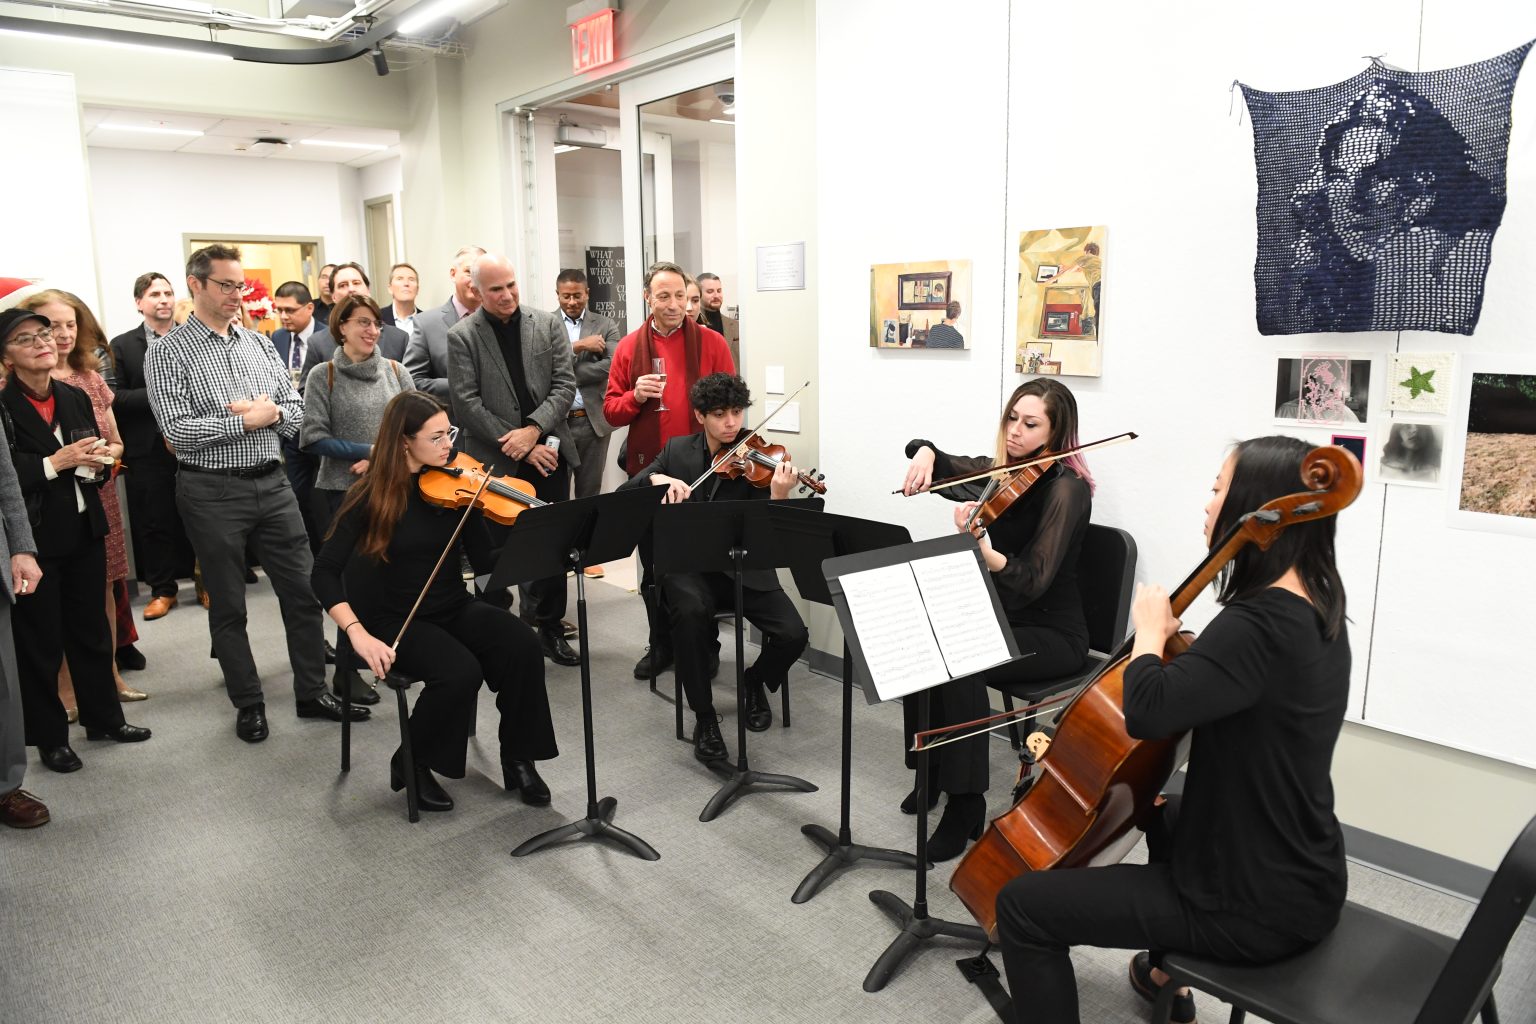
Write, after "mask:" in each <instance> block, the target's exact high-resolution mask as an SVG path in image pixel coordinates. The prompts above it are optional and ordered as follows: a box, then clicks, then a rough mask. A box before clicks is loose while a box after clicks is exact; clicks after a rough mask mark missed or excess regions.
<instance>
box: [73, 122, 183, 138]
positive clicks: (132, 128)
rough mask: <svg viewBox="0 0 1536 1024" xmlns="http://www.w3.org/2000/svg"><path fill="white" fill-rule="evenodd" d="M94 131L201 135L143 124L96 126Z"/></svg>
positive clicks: (180, 129) (181, 129)
mask: <svg viewBox="0 0 1536 1024" xmlns="http://www.w3.org/2000/svg"><path fill="white" fill-rule="evenodd" d="M96 130H97V131H112V132H139V133H141V134H143V135H187V136H192V137H196V136H199V135H202V134H203V133H202V132H199V131H193V130H192V129H191V128H163V127H160V126H158V125H145V124H99V125H97V126H96Z"/></svg>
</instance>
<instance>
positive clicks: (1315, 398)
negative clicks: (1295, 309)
mask: <svg viewBox="0 0 1536 1024" xmlns="http://www.w3.org/2000/svg"><path fill="white" fill-rule="evenodd" d="M1370 392H1371V361H1370V359H1358V358H1350V357H1349V356H1335V355H1302V356H1281V357H1279V358H1278V359H1277V360H1276V361H1275V419H1277V420H1280V421H1281V422H1283V423H1364V422H1365V421H1366V415H1367V411H1368V409H1369V407H1370Z"/></svg>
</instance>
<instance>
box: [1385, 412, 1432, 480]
mask: <svg viewBox="0 0 1536 1024" xmlns="http://www.w3.org/2000/svg"><path fill="white" fill-rule="evenodd" d="M1380 429H1381V436H1380V437H1379V438H1378V439H1377V443H1376V453H1377V458H1378V462H1377V465H1376V479H1377V480H1378V481H1380V482H1381V483H1384V484H1412V485H1415V486H1418V487H1439V486H1440V452H1441V449H1443V448H1444V446H1445V424H1444V423H1426V422H1424V421H1422V420H1403V419H1396V420H1385V419H1384V420H1382V422H1381V428H1380Z"/></svg>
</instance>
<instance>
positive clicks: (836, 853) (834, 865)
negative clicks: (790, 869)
mask: <svg viewBox="0 0 1536 1024" xmlns="http://www.w3.org/2000/svg"><path fill="white" fill-rule="evenodd" d="M800 834H801V835H803V836H805V837H806V838H807V839H809V840H810V841H811V842H813V843H815V844H816V845H817V846H820V847H821V848H822V849H823V850H825V851H826V856H825V857H822V858H821V863H819V864H817V865H816V866H815V867H814V868H811V871H810V873H809V874H807V875H806V876H805V878H803V879H801V881H800V886H799V888H797V889H796V890H795V894H794V895H793V896H791V897H790V898H789V901H790V902H791V903H805V902H807V901H809V900H810V899H811V897H813V896H815V895H816V894H817V893H818V892H820V891H821V888H822V886H824V885H826V884H827V882H829V881H831V879H832V877H833V876H834V875H836V874H837V873H838V872H839V871H843V870H846V869H848V868H851V867H853V866H854V865H855V864H857V863H858V862H859V861H861V860H871V861H881V862H883V863H886V864H896V865H898V866H900V867H904V868H906V869H907V870H908V871H913V870H916V868H917V858H916V857H914V856H913V855H912V854H910V853H907V852H906V851H904V850H889V849H886V848H884V847H880V846H862V845H860V844H858V843H854V842H846V841H840V840H839V839H838V837H837V836H836V835H834V834H833V833H832V830H831V829H829V828H826V827H825V826H822V825H802V826H800Z"/></svg>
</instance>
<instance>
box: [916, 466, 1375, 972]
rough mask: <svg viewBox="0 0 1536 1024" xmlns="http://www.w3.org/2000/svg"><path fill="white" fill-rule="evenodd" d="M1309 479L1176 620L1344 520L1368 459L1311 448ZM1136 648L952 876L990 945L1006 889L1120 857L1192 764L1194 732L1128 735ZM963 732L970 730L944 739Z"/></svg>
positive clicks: (1197, 575)
mask: <svg viewBox="0 0 1536 1024" xmlns="http://www.w3.org/2000/svg"><path fill="white" fill-rule="evenodd" d="M1301 478H1302V481H1303V482H1304V483H1305V484H1306V486H1307V490H1305V491H1301V492H1300V493H1297V494H1291V495H1287V496H1285V497H1281V498H1276V499H1275V500H1274V501H1271V502H1269V503H1268V504H1266V505H1265V506H1264V507H1263V508H1261V509H1259V510H1258V511H1255V512H1250V513H1248V514H1247V515H1245V516H1243V517H1242V518H1241V519H1239V520H1238V521H1237V523H1236V524H1234V525H1233V527H1232V529H1231V530H1229V531H1228V532H1227V535H1226V536H1225V537H1223V538H1222V539H1221V542H1220V543H1219V544H1217V545H1216V546H1215V547H1213V548H1212V550H1211V552H1210V554H1208V555H1207V556H1206V558H1205V560H1204V561H1203V562H1201V563H1200V565H1199V566H1198V567H1197V568H1196V569H1195V571H1194V572H1193V573H1191V574H1190V575H1189V578H1188V579H1186V580H1185V581H1184V582H1183V583H1181V584H1180V585H1179V588H1178V590H1177V591H1175V592H1174V594H1173V595H1172V597H1170V598H1169V603H1170V604H1171V605H1172V607H1173V614H1174V615H1175V616H1179V615H1182V614H1183V613H1184V611H1185V610H1186V609H1188V607H1189V606H1190V604H1192V603H1193V602H1194V600H1195V598H1196V597H1198V596H1199V594H1200V592H1201V591H1203V590H1204V589H1205V588H1206V587H1207V586H1209V585H1210V584H1211V583H1212V582H1213V581H1214V580H1215V579H1216V576H1217V574H1218V573H1220V571H1221V569H1222V567H1223V566H1225V565H1226V564H1227V563H1228V562H1230V561H1231V560H1232V559H1233V558H1236V557H1237V554H1238V552H1239V551H1241V550H1242V549H1243V547H1244V546H1245V545H1247V544H1250V543H1251V544H1256V545H1258V546H1259V547H1260V548H1264V549H1267V548H1268V547H1269V546H1270V545H1271V544H1272V543H1274V540H1275V538H1276V537H1278V536H1279V535H1280V534H1281V532H1283V531H1284V530H1285V529H1286V527H1287V526H1290V525H1292V524H1295V523H1304V522H1310V521H1312V520H1316V519H1323V518H1326V517H1328V516H1332V515H1336V514H1337V513H1338V512H1339V511H1340V510H1342V509H1344V508H1345V507H1347V506H1348V505H1349V504H1350V503H1351V502H1352V501H1354V500H1355V497H1356V496H1357V495H1358V494H1359V493H1360V481H1361V470H1360V463H1359V462H1358V461H1357V460H1356V459H1355V457H1354V456H1353V455H1351V454H1350V453H1349V452H1347V451H1345V450H1344V449H1343V448H1340V447H1337V446H1333V445H1329V446H1326V447H1321V448H1314V449H1313V450H1312V451H1311V452H1309V453H1307V458H1306V460H1305V461H1304V462H1303V464H1302V470H1301ZM1191 639H1192V634H1188V633H1180V634H1176V635H1175V636H1173V637H1171V638H1170V639H1169V641H1168V644H1167V646H1166V647H1165V649H1164V651H1163V660H1164V661H1165V662H1167V661H1171V660H1172V659H1173V658H1174V657H1176V656H1177V655H1179V654H1181V653H1183V651H1185V650H1187V649H1188V646H1189V642H1190V640H1191ZM1134 644H1135V637H1134V636H1132V637H1127V638H1126V639H1125V641H1124V642H1123V643H1122V644H1121V645H1120V647H1119V648H1118V649H1117V650H1116V651H1115V652H1114V656H1113V657H1111V658H1110V661H1109V663H1108V664H1107V665H1106V666H1105V667H1104V668H1103V669H1101V670H1100V671H1099V673H1098V674H1097V675H1096V676H1094V677H1093V679H1092V681H1090V682H1089V683H1088V684H1087V685H1086V686H1085V687H1083V689H1082V690H1080V691H1079V692H1078V693H1077V695H1076V696H1075V697H1073V698H1072V700H1071V701H1070V702H1069V703H1068V704H1067V706H1066V709H1065V710H1064V711H1062V713H1061V718H1060V719H1059V720H1058V721H1057V723H1056V736H1055V738H1054V740H1052V741H1051V743H1050V746H1049V747H1047V748H1046V749H1045V750H1044V751H1043V752H1042V753H1041V754H1040V755H1039V758H1038V762H1037V763H1038V766H1039V769H1040V774H1039V775H1038V777H1037V778H1036V779H1035V780H1034V782H1033V784H1032V785H1028V786H1027V788H1023V787H1024V782H1025V781H1027V780H1022V781H1021V788H1023V791H1022V794H1019V791H1017V790H1016V791H1015V793H1016V797H1017V799H1016V802H1015V803H1014V805H1013V808H1012V809H1011V810H1009V811H1007V812H1005V813H1004V814H1001V815H999V816H998V817H997V818H994V819H993V820H992V822H991V824H989V825H988V826H987V830H986V833H985V834H984V835H983V836H982V837H981V839H980V840H979V841H978V842H977V843H976V845H974V846H972V847H971V848H970V849H969V850H968V851H966V854H965V857H964V858H963V859H962V860H961V861H960V864H959V866H957V867H956V868H955V872H954V875H953V876H952V877H951V878H950V881H949V887H950V889H951V890H953V891H954V893H955V895H957V896H959V897H960V900H961V902H962V903H964V904H965V905H966V908H967V909H969V910H970V912H971V914H972V915H973V916H974V917H975V918H976V920H977V922H978V923H979V924H980V925H981V926H982V928H983V929H984V930H985V931H986V933H987V935H988V936H989V937H990V938H991V939H992V941H993V942H996V941H997V896H998V893H999V892H1001V891H1002V888H1003V886H1005V885H1007V884H1008V883H1009V882H1010V881H1012V880H1013V879H1014V878H1015V877H1017V876H1018V875H1021V874H1023V873H1024V872H1025V871H1044V870H1047V869H1050V868H1077V867H1088V866H1092V865H1099V864H1113V863H1116V862H1118V861H1119V860H1120V859H1121V858H1123V857H1124V856H1125V854H1126V853H1127V852H1128V851H1129V850H1130V848H1131V847H1132V846H1134V845H1135V844H1136V838H1137V837H1136V833H1135V831H1134V828H1135V827H1139V826H1141V825H1144V824H1146V822H1147V820H1148V817H1149V815H1150V814H1151V813H1152V811H1153V808H1154V806H1155V801H1156V799H1157V797H1158V794H1159V793H1160V792H1161V791H1162V788H1163V785H1164V784H1165V783H1166V782H1167V780H1168V777H1169V776H1171V775H1172V774H1173V772H1174V771H1175V770H1176V769H1177V768H1178V766H1179V765H1180V764H1182V763H1183V762H1184V761H1185V760H1186V755H1187V753H1188V749H1189V734H1188V733H1185V734H1183V735H1180V736H1171V737H1167V738H1164V739H1158V740H1134V739H1132V738H1131V737H1130V735H1129V734H1128V733H1127V732H1126V729H1125V699H1124V688H1125V669H1126V667H1127V665H1128V664H1129V662H1130V653H1131V650H1132V649H1133V647H1134ZM1020 710H1032V709H1020ZM999 717H1007V716H1006V715H1004V716H999ZM987 721H991V719H982V720H981V721H979V722H967V723H964V724H963V725H958V726H949V727H947V728H945V729H936V730H930V731H929V732H927V733H922V734H919V740H918V742H919V743H920V744H921V743H926V742H927V737H929V736H935V735H940V734H945V733H949V732H954V731H958V730H960V729H964V728H967V727H969V726H974V725H979V724H981V723H982V722H987ZM982 731H983V732H984V731H988V730H985V729H984V730H982ZM977 734H978V733H974V732H973V733H970V734H968V735H977ZM964 738H968V736H963V737H953V738H952V739H950V740H946V741H945V742H952V741H953V740H954V739H964Z"/></svg>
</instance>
